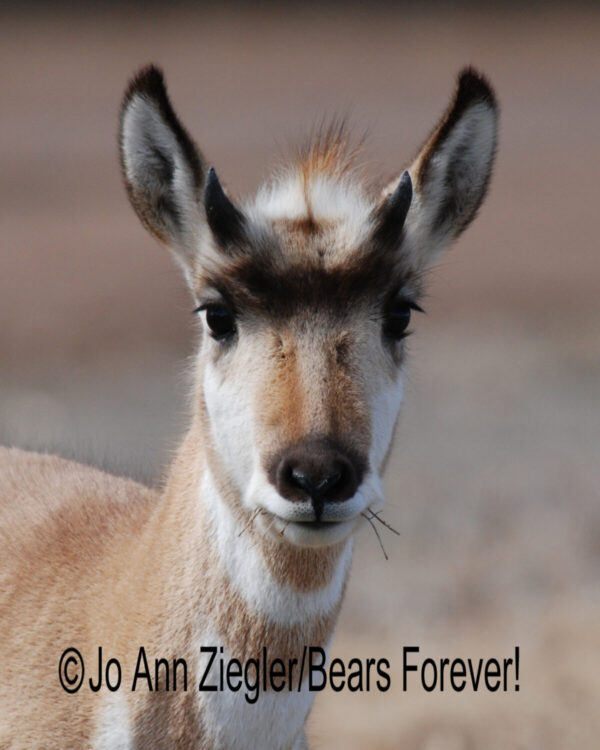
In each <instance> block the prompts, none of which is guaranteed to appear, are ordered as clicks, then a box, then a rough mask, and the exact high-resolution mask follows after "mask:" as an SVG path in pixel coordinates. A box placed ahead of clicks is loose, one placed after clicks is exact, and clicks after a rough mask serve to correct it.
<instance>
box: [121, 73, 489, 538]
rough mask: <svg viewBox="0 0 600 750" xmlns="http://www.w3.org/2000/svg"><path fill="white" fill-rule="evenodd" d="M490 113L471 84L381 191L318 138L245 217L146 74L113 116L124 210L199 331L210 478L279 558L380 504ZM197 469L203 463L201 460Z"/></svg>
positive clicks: (334, 143)
mask: <svg viewBox="0 0 600 750" xmlns="http://www.w3.org/2000/svg"><path fill="white" fill-rule="evenodd" d="M496 131H497V106H496V102H495V98H494V94H493V92H492V90H491V88H490V86H489V85H488V84H487V82H486V81H485V79H484V78H483V77H482V76H480V75H479V74H478V73H476V72H475V71H473V70H471V69H467V70H465V71H463V72H462V73H461V75H460V77H459V79H458V85H457V89H456V92H455V94H454V97H453V100H452V102H451V104H450V106H449V108H448V110H447V111H446V113H445V115H444V116H443V118H442V119H441V121H440V123H439V124H438V126H437V127H436V128H435V130H434V131H433V133H432V135H431V136H430V138H429V139H428V140H427V142H426V143H425V145H424V146H423V148H422V149H421V150H420V152H419V154H418V155H417V157H416V159H415V160H414V162H413V163H412V165H411V166H410V167H409V168H408V169H407V170H405V171H403V172H402V173H400V174H399V176H398V177H397V178H396V179H394V180H393V181H392V182H391V183H390V184H389V185H388V186H387V188H386V189H384V190H383V191H382V192H373V191H370V190H368V189H367V188H366V187H365V186H364V185H363V184H362V183H361V182H360V181H359V180H357V179H356V178H355V176H354V172H353V169H352V163H353V158H352V157H353V152H352V149H351V148H349V146H348V138H347V133H346V129H345V128H344V126H343V125H340V124H334V125H332V126H331V127H330V128H329V129H326V130H325V131H322V132H321V133H320V134H318V135H317V136H316V137H315V138H314V139H313V141H312V143H311V144H310V145H309V146H308V147H307V148H306V149H305V150H304V151H303V152H302V153H301V154H300V155H299V158H298V159H297V160H296V161H295V162H294V163H293V164H292V165H291V166H290V167H289V168H287V169H285V170H283V171H282V172H281V174H279V175H278V176H277V177H276V178H275V179H273V181H271V182H270V183H268V184H267V185H265V186H264V187H262V188H261V189H260V190H259V191H258V193H257V195H256V196H255V197H254V198H252V199H251V200H249V201H247V202H245V203H243V204H242V203H239V204H238V203H235V202H234V201H233V200H232V199H231V198H230V197H228V195H227V194H226V192H225V191H224V189H223V187H222V186H221V183H220V181H219V178H218V177H217V174H216V172H215V171H214V169H213V168H212V167H211V165H210V163H209V162H208V161H207V160H206V159H205V158H204V156H203V155H202V154H201V152H200V151H199V150H198V149H197V147H196V146H195V144H194V143H193V141H192V139H191V138H190V137H189V135H188V134H187V132H186V130H185V129H184V128H183V126H182V125H181V123H180V121H179V119H178V118H177V116H176V115H175V113H174V111H173V109H172V107H171V104H170V102H169V99H168V97H167V93H166V89H165V85H164V81H163V77H162V74H161V73H160V71H159V70H158V69H156V68H154V67H149V68H146V69H144V70H142V71H141V72H140V73H139V74H138V76H137V77H136V78H134V80H133V81H132V82H131V84H130V86H129V88H128V90H127V92H126V94H125V98H124V102H123V107H122V112H121V132H120V146H121V164H122V170H123V176H124V180H125V184H126V187H127V191H128V194H129V197H130V200H131V202H132V205H133V207H134V209H135V211H136V212H137V214H138V216H139V218H140V219H141V221H142V223H143V224H144V225H145V226H146V228H147V229H148V230H149V231H150V232H151V233H152V234H154V235H155V236H156V237H158V238H159V239H160V240H161V241H162V242H163V243H164V244H166V245H167V246H168V247H169V248H170V250H171V251H172V253H173V255H174V257H175V259H176V260H177V262H178V263H179V265H180V266H181V268H182V270H183V273H184V275H185V278H186V280H187V283H188V285H189V287H190V289H191V291H192V294H193V296H194V299H195V304H196V309H197V312H198V314H199V316H200V318H201V334H200V339H201V341H200V346H199V353H198V369H197V373H198V374H197V384H196V387H197V397H196V404H197V410H198V412H199V414H200V416H201V420H200V422H201V424H202V429H203V436H202V441H201V444H202V446H203V448H202V450H203V452H204V454H205V460H206V462H207V466H208V470H209V471H210V472H211V474H212V476H213V478H214V479H215V482H216V483H217V486H219V487H220V488H221V490H222V492H221V494H222V496H224V497H227V499H228V502H229V503H230V504H231V506H232V508H234V509H235V511H236V513H237V514H238V516H239V514H240V513H241V514H243V515H245V517H248V515H249V514H253V513H258V510H259V509H260V511H261V512H260V513H259V515H258V519H259V521H260V528H261V533H265V534H271V533H272V534H274V535H276V536H277V538H279V539H280V540H281V543H282V544H292V545H298V546H301V547H316V546H326V545H332V544H335V543H337V542H340V541H342V540H343V539H345V538H346V537H348V536H349V535H350V534H351V533H352V532H353V531H354V529H355V528H356V526H357V524H358V521H359V519H360V518H361V514H363V513H365V512H366V511H368V510H369V509H370V510H371V511H376V510H377V509H378V508H379V507H380V506H381V504H382V502H383V494H382V483H381V472H382V470H383V467H384V464H385V461H386V456H387V454H388V452H389V448H390V443H391V440H392V435H393V432H394V426H395V423H396V420H397V417H398V412H399V408H400V403H401V400H402V365H403V360H404V350H405V342H404V340H405V337H406V335H407V333H408V332H409V325H410V319H411V315H412V314H413V313H414V311H420V309H421V308H420V306H419V299H420V295H421V294H422V285H423V276H424V273H425V271H426V269H427V268H428V266H429V265H430V264H431V263H432V262H433V261H434V260H435V259H436V258H437V257H438V256H439V254H440V253H441V252H442V251H443V250H444V249H445V248H446V247H447V246H448V245H449V244H450V243H451V242H452V241H453V240H454V239H455V238H456V237H457V236H458V235H459V234H460V233H461V232H462V231H463V230H464V229H465V228H466V226H467V225H468V224H469V223H470V222H471V221H472V219H473V217H474V215H475V213H476V211H477V209H478V208H479V206H480V204H481V201H482V200H483V197H484V195H485V192H486V188H487V185H488V181H489V177H490V173H491V168H492V163H493V160H494V154H495V146H496ZM199 460H200V459H199Z"/></svg>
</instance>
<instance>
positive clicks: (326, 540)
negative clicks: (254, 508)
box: [258, 515, 357, 547]
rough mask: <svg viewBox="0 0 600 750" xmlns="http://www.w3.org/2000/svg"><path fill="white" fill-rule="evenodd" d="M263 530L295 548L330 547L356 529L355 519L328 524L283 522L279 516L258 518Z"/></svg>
mask: <svg viewBox="0 0 600 750" xmlns="http://www.w3.org/2000/svg"><path fill="white" fill-rule="evenodd" d="M258 520H259V523H260V524H261V525H262V527H263V529H264V530H266V531H268V532H269V533H270V534H272V535H273V536H275V537H277V538H278V539H284V540H285V541H287V542H289V543H290V544H294V545H295V546H297V547H330V546H331V545H332V544H338V543H339V542H342V541H343V540H344V539H347V538H348V537H349V536H350V534H351V533H352V532H353V531H354V529H355V528H356V522H357V519H356V518H350V519H348V520H347V521H338V522H330V523H320V524H315V523H301V522H294V521H285V520H284V519H283V518H279V516H275V515H270V516H269V517H265V516H264V515H261V516H259V519H258Z"/></svg>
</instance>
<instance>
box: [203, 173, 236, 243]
mask: <svg viewBox="0 0 600 750" xmlns="http://www.w3.org/2000/svg"><path fill="white" fill-rule="evenodd" d="M204 208H205V209H206V219H207V221H208V225H209V227H210V228H211V231H212V233H213V235H214V237H215V239H216V241H217V242H218V243H219V245H220V246H221V247H222V248H224V249H225V248H228V247H230V246H231V245H238V246H239V245H240V244H241V243H242V240H243V237H244V222H245V220H244V215H243V214H242V212H241V211H240V210H239V209H237V208H236V207H235V206H234V205H233V203H232V202H231V201H230V200H229V198H228V197H227V196H226V195H225V193H224V192H223V188H222V187H221V183H220V182H219V178H218V177H217V173H216V172H215V170H214V169H213V168H212V167H211V168H210V170H209V172H208V176H207V178H206V187H205V188H204Z"/></svg>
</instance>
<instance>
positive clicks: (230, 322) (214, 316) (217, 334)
mask: <svg viewBox="0 0 600 750" xmlns="http://www.w3.org/2000/svg"><path fill="white" fill-rule="evenodd" d="M206 325H207V326H208V327H209V328H210V335H211V336H212V337H213V338H214V339H216V340H217V341H223V340H224V339H227V338H229V337H230V336H233V334H234V333H235V331H236V327H235V318H234V317H233V313H232V312H231V310H230V309H229V308H228V307H227V306H226V305H222V304H219V303H212V304H210V305H207V306H206Z"/></svg>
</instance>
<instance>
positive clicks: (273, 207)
mask: <svg viewBox="0 0 600 750" xmlns="http://www.w3.org/2000/svg"><path fill="white" fill-rule="evenodd" d="M244 210H245V212H246V214H247V216H248V217H249V218H250V219H251V222H252V223H253V224H254V225H255V226H261V225H263V226H264V223H265V222H266V223H271V222H276V221H284V220H290V221H294V220H301V219H304V218H308V217H311V218H312V219H314V221H315V222H317V223H322V224H323V225H324V226H325V227H327V228H331V227H335V231H334V234H333V236H330V237H329V243H328V244H329V248H328V250H329V252H328V258H327V259H328V260H332V261H335V260H338V259H339V257H340V256H341V255H344V254H346V253H347V252H348V251H352V250H354V249H355V248H357V247H358V246H360V244H361V242H362V241H363V240H364V239H365V238H366V236H367V234H368V232H369V231H370V228H371V212H372V210H373V203H372V201H371V200H369V199H368V198H367V197H366V195H365V193H364V190H363V188H362V186H361V185H360V183H358V182H355V181H352V180H351V179H349V178H348V177H343V178H342V177H338V176H331V175H314V176H312V177H310V178H309V179H308V181H306V180H305V179H304V178H303V176H302V174H301V172H298V171H296V172H294V171H291V172H287V173H285V174H284V175H282V176H280V177H279V179H276V180H274V181H272V182H269V183H267V184H266V185H263V186H262V187H261V188H260V190H259V191H258V193H257V195H256V197H255V198H254V199H253V200H252V201H250V202H249V203H248V204H247V205H246V206H245V208H244Z"/></svg>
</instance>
